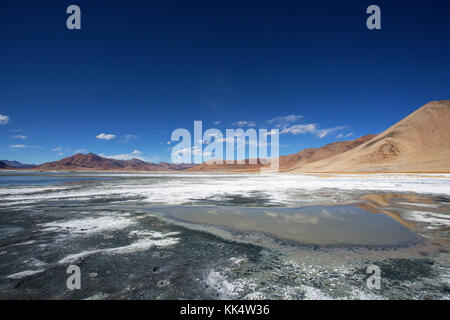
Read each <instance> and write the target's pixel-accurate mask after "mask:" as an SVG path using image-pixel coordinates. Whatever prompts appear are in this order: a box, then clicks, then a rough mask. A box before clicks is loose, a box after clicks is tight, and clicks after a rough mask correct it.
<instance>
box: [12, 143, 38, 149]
mask: <svg viewBox="0 0 450 320" xmlns="http://www.w3.org/2000/svg"><path fill="white" fill-rule="evenodd" d="M9 147H10V148H13V149H42V147H41V146H29V145H26V144H13V145H10V146H9Z"/></svg>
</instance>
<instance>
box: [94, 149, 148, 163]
mask: <svg viewBox="0 0 450 320" xmlns="http://www.w3.org/2000/svg"><path fill="white" fill-rule="evenodd" d="M141 155H142V152H141V151H139V150H134V151H133V152H131V153H122V154H116V155H112V156H107V155H105V154H103V153H101V154H100V156H102V157H105V158H109V159H114V160H131V159H138V160H142V161H147V162H148V159H147V158H145V157H143V156H141Z"/></svg>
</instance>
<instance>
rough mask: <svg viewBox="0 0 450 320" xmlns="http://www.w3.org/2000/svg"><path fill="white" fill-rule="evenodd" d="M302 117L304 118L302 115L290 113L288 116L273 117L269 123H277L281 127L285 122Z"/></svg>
mask: <svg viewBox="0 0 450 320" xmlns="http://www.w3.org/2000/svg"><path fill="white" fill-rule="evenodd" d="M302 118H303V116H302V115H298V114H290V115H287V116H281V117H275V118H272V119H270V120H268V121H267V123H268V124H269V125H275V126H276V127H277V128H279V127H281V126H283V125H285V124H288V123H292V122H295V121H298V120H300V119H302Z"/></svg>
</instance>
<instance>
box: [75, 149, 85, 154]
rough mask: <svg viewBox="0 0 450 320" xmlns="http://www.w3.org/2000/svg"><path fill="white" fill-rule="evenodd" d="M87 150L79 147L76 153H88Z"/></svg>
mask: <svg viewBox="0 0 450 320" xmlns="http://www.w3.org/2000/svg"><path fill="white" fill-rule="evenodd" d="M86 152H87V150H86V149H77V150H75V154H77V153H86Z"/></svg>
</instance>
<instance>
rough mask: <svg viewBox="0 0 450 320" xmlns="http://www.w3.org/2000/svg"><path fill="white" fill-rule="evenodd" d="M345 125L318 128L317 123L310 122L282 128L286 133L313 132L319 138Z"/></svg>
mask: <svg viewBox="0 0 450 320" xmlns="http://www.w3.org/2000/svg"><path fill="white" fill-rule="evenodd" d="M344 128H345V126H339V127H334V128H325V129H318V128H317V124H316V123H308V124H295V125H292V126H290V127H289V126H285V127H284V128H283V129H282V130H281V132H280V133H281V134H284V133H291V134H294V135H297V134H306V133H312V134H315V135H317V136H318V137H319V138H324V137H326V136H327V135H328V134H329V133H331V132H335V131H338V130H341V129H344Z"/></svg>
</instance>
